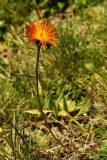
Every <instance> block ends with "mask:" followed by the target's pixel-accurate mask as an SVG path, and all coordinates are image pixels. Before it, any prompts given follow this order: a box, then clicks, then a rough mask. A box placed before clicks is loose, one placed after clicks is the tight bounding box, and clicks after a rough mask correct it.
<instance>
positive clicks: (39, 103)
mask: <svg viewBox="0 0 107 160" xmlns="http://www.w3.org/2000/svg"><path fill="white" fill-rule="evenodd" d="M40 47H41V46H40V45H38V51H37V59H36V91H37V100H38V105H39V111H40V113H41V115H42V117H43V119H44V121H45V124H46V126H47V127H48V129H49V131H50V133H51V134H52V136H53V137H54V138H55V140H56V141H57V142H58V143H59V144H60V145H62V142H61V141H60V140H59V139H57V138H56V136H55V135H54V133H53V132H52V130H51V128H50V126H49V124H48V122H47V119H46V116H45V114H44V112H43V109H42V105H41V102H40V97H39V89H38V64H39V54H40Z"/></svg>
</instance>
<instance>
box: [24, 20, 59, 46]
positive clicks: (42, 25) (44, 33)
mask: <svg viewBox="0 0 107 160" xmlns="http://www.w3.org/2000/svg"><path fill="white" fill-rule="evenodd" d="M26 29H27V31H28V35H26V36H25V37H27V38H28V39H29V43H32V42H37V44H39V45H42V46H43V49H46V48H47V44H49V45H51V44H53V45H54V46H56V47H57V44H59V41H58V40H57V32H56V31H55V30H56V28H55V26H54V25H51V24H50V23H49V22H44V21H42V22H40V21H39V20H38V21H37V22H31V23H30V24H29V25H26Z"/></svg>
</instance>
